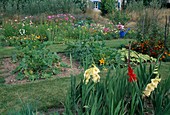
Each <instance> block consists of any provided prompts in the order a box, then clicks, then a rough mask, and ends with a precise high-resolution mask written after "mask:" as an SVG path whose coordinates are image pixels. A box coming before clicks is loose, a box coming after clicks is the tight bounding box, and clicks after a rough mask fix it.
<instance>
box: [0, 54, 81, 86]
mask: <svg viewBox="0 0 170 115" xmlns="http://www.w3.org/2000/svg"><path fill="white" fill-rule="evenodd" d="M58 55H59V56H60V57H61V61H62V62H63V63H65V64H66V65H68V67H62V68H61V72H60V73H59V74H57V75H54V76H52V77H53V78H55V77H70V75H78V74H80V73H81V72H82V71H83V69H81V65H80V64H79V62H77V61H73V62H72V65H70V58H68V57H67V56H66V55H64V54H63V53H60V54H58ZM1 62H2V65H1V67H3V71H5V73H4V76H6V77H5V83H6V84H25V83H27V82H30V81H29V80H27V79H23V80H17V79H16V76H17V73H15V74H14V73H13V71H14V70H15V69H16V67H17V66H18V65H19V63H14V62H12V59H11V58H3V59H1ZM5 74H7V75H5ZM40 80H43V79H40Z"/></svg>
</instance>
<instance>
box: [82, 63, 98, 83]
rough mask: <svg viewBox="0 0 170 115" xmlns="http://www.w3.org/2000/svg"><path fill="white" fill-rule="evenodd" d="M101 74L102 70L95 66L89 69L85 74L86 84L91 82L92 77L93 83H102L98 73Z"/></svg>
mask: <svg viewBox="0 0 170 115" xmlns="http://www.w3.org/2000/svg"><path fill="white" fill-rule="evenodd" d="M99 72H100V70H99V69H98V68H97V67H96V66H95V65H93V67H91V68H89V69H87V70H86V71H85V72H84V80H83V81H84V82H85V84H87V83H88V82H89V80H90V78H91V77H92V81H93V82H94V83H97V82H99V81H100V76H99V75H98V73H99Z"/></svg>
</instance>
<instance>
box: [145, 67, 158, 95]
mask: <svg viewBox="0 0 170 115" xmlns="http://www.w3.org/2000/svg"><path fill="white" fill-rule="evenodd" d="M153 74H155V75H156V77H155V78H154V79H151V83H149V84H147V86H146V88H145V90H144V91H143V97H145V96H147V97H149V96H150V94H151V92H152V91H154V90H155V88H157V86H158V83H159V82H160V81H161V78H159V73H158V70H157V69H156V68H155V69H154V72H153Z"/></svg>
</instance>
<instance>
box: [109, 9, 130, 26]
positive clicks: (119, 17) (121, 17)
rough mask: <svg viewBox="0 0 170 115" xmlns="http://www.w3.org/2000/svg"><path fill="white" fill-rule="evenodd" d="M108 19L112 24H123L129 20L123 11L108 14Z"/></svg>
mask: <svg viewBox="0 0 170 115" xmlns="http://www.w3.org/2000/svg"><path fill="white" fill-rule="evenodd" d="M108 18H109V19H110V20H111V21H112V22H113V23H114V24H118V23H119V22H120V23H121V24H125V23H127V22H128V21H129V20H130V17H129V16H128V15H127V13H126V12H125V11H121V12H120V11H116V10H115V11H114V12H113V13H110V14H108Z"/></svg>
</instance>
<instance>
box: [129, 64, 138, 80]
mask: <svg viewBox="0 0 170 115" xmlns="http://www.w3.org/2000/svg"><path fill="white" fill-rule="evenodd" d="M128 76H129V82H133V81H137V78H136V74H135V73H134V71H133V69H132V68H131V66H130V65H129V66H128Z"/></svg>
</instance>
